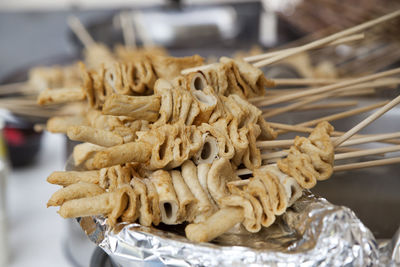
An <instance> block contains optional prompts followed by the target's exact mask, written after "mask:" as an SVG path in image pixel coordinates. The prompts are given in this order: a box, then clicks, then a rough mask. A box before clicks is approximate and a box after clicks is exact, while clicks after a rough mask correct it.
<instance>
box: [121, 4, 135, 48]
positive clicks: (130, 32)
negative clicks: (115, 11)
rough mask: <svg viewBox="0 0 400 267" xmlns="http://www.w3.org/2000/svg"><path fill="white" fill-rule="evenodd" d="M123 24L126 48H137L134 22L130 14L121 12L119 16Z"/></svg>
mask: <svg viewBox="0 0 400 267" xmlns="http://www.w3.org/2000/svg"><path fill="white" fill-rule="evenodd" d="M119 19H120V22H121V28H122V35H123V37H124V42H125V45H126V46H129V47H132V48H136V37H135V30H134V29H133V21H132V18H131V15H130V13H129V12H121V14H120V15H119Z"/></svg>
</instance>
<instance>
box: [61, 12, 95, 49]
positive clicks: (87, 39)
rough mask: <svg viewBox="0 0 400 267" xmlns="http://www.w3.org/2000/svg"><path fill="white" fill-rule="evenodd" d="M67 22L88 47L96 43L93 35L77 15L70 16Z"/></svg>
mask: <svg viewBox="0 0 400 267" xmlns="http://www.w3.org/2000/svg"><path fill="white" fill-rule="evenodd" d="M67 22H68V25H69V27H70V28H71V30H72V31H73V32H74V33H75V35H76V36H77V37H78V38H79V40H80V41H81V42H82V43H83V45H84V46H85V47H86V48H89V47H91V46H93V45H95V44H96V42H95V41H94V40H93V38H92V36H90V34H89V32H88V31H87V30H86V28H85V26H83V24H82V22H81V21H80V20H79V19H78V18H77V17H75V16H69V17H68V19H67Z"/></svg>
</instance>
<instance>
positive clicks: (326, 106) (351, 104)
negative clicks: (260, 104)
mask: <svg viewBox="0 0 400 267" xmlns="http://www.w3.org/2000/svg"><path fill="white" fill-rule="evenodd" d="M357 105H358V101H355V100H354V101H346V100H345V101H335V102H329V103H321V104H311V105H308V106H301V107H298V108H295V109H293V110H301V111H305V110H317V109H333V108H347V107H354V106H357ZM273 110H274V108H266V109H263V111H273Z"/></svg>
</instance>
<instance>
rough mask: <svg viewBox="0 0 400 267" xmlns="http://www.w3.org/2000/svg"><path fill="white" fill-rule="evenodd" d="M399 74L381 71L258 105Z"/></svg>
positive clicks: (394, 71) (398, 71) (393, 71)
mask: <svg viewBox="0 0 400 267" xmlns="http://www.w3.org/2000/svg"><path fill="white" fill-rule="evenodd" d="M398 73H400V68H396V69H392V70H388V71H383V72H379V73H376V74H371V75H367V76H364V77H360V78H355V79H349V80H346V81H343V82H339V83H335V84H331V85H326V86H323V87H319V88H314V89H309V90H306V91H303V92H297V93H293V94H287V95H283V96H279V97H276V98H273V99H270V100H267V101H262V102H260V103H258V105H259V106H260V105H264V106H268V105H274V104H279V103H282V102H287V101H290V100H293V99H297V98H300V97H305V96H311V95H315V94H320V93H325V92H329V91H333V90H337V89H339V88H343V87H346V86H351V85H356V84H359V83H363V82H368V81H371V80H376V79H379V78H382V77H386V76H391V75H395V74H398Z"/></svg>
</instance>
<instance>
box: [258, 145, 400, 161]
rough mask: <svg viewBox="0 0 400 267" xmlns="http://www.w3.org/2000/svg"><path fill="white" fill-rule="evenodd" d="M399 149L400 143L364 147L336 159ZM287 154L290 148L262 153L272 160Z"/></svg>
mask: <svg viewBox="0 0 400 267" xmlns="http://www.w3.org/2000/svg"><path fill="white" fill-rule="evenodd" d="M399 150H400V145H396V146H389V147H380V148H374V149H362V150H357V151H352V152H346V153H340V154H335V160H341V159H350V158H358V157H362V156H371V155H377V154H382V153H389V152H395V151H399ZM287 154H288V150H282V151H278V152H273V153H267V154H261V159H262V160H272V159H275V160H278V159H280V158H282V157H285V156H287Z"/></svg>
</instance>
